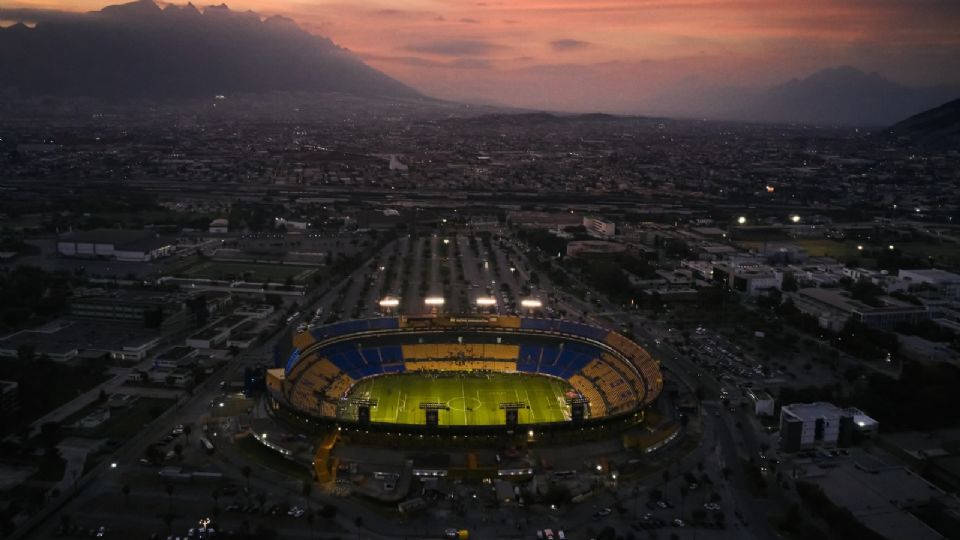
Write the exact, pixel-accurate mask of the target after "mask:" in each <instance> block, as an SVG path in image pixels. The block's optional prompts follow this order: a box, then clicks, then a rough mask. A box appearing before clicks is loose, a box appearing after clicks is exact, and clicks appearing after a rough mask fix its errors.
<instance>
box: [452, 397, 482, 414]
mask: <svg viewBox="0 0 960 540" xmlns="http://www.w3.org/2000/svg"><path fill="white" fill-rule="evenodd" d="M480 405H483V402H482V401H480V400H479V399H477V398H475V397H455V398H452V399H450V400H448V401H447V407H450V410H451V411H472V410H474V409H478V408H480Z"/></svg>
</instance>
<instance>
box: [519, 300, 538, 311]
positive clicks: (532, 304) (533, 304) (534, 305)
mask: <svg viewBox="0 0 960 540" xmlns="http://www.w3.org/2000/svg"><path fill="white" fill-rule="evenodd" d="M520 305H521V306H523V307H525V308H527V309H538V308H542V307H543V302H541V301H540V300H537V299H536V298H526V299H524V300H521V301H520Z"/></svg>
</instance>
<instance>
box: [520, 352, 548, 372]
mask: <svg viewBox="0 0 960 540" xmlns="http://www.w3.org/2000/svg"><path fill="white" fill-rule="evenodd" d="M542 354H543V347H541V346H539V345H520V357H519V358H518V359H517V371H524V372H528V373H536V372H537V365H538V364H539V363H540V356H541V355H542Z"/></svg>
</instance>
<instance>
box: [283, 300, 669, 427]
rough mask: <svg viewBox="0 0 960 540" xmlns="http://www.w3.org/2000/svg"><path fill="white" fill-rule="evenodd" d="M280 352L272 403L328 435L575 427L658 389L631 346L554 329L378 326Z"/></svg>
mask: <svg viewBox="0 0 960 540" xmlns="http://www.w3.org/2000/svg"><path fill="white" fill-rule="evenodd" d="M283 344H284V347H281V348H279V349H278V350H277V355H276V358H277V367H276V368H275V369H271V370H269V371H268V375H267V384H268V388H269V390H270V394H271V396H272V398H273V401H274V403H275V405H276V406H277V407H285V408H287V409H289V410H292V411H293V412H295V413H297V414H299V415H302V416H305V417H307V418H313V419H318V420H322V421H325V422H331V423H335V424H337V425H338V426H369V427H377V426H389V427H390V428H391V429H403V428H418V429H431V428H433V429H444V428H446V429H467V430H469V429H483V428H486V429H494V428H503V427H504V426H506V427H517V426H523V427H525V428H526V427H530V428H533V427H535V426H540V427H547V426H550V427H560V426H563V425H581V426H582V425H588V424H594V423H597V422H603V421H606V420H610V419H615V418H623V417H625V416H627V415H637V414H639V413H641V412H642V411H643V409H644V408H645V407H646V406H647V405H649V404H650V403H651V402H653V401H654V400H655V399H656V398H657V396H658V395H659V394H660V391H661V389H662V387H663V379H662V376H661V373H660V366H659V363H658V362H657V361H656V360H655V359H653V358H652V357H651V356H650V355H649V354H648V353H647V352H646V351H645V350H644V349H643V348H642V347H640V346H639V345H637V344H636V343H634V342H633V341H632V340H630V339H628V338H626V337H624V336H623V335H621V334H619V333H617V332H614V331H610V330H606V329H603V328H599V327H596V326H591V325H587V324H581V323H575V322H570V321H563V320H556V319H540V318H531V317H504V316H473V315H472V316H423V317H385V318H378V319H368V320H354V321H346V322H340V323H336V324H331V325H327V326H322V327H317V328H313V329H308V330H305V331H303V332H299V333H293V332H291V335H290V338H289V340H284V341H283Z"/></svg>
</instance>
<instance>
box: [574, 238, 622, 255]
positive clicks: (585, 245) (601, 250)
mask: <svg viewBox="0 0 960 540" xmlns="http://www.w3.org/2000/svg"><path fill="white" fill-rule="evenodd" d="M626 251H627V246H625V245H623V244H618V243H616V242H607V241H604V240H574V241H572V242H568V243H567V257H593V256H611V255H616V254H618V253H624V252H626Z"/></svg>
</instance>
